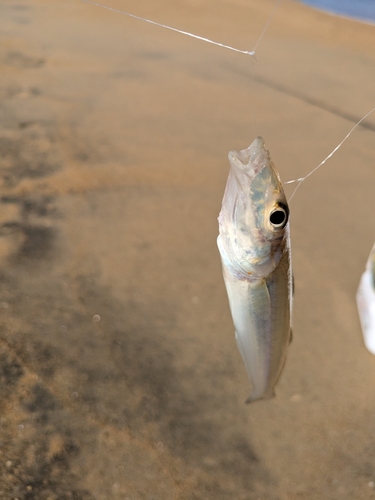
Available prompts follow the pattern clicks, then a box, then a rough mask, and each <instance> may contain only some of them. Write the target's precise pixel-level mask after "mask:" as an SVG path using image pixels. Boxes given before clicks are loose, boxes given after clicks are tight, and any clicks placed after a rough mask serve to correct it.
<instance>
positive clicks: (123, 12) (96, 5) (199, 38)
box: [81, 0, 281, 57]
mask: <svg viewBox="0 0 375 500" xmlns="http://www.w3.org/2000/svg"><path fill="white" fill-rule="evenodd" d="M81 1H82V2H85V3H88V4H90V5H94V6H95V7H101V8H102V9H107V10H110V11H111V12H116V13H117V14H122V15H124V16H128V17H132V18H133V19H138V21H144V22H145V23H150V24H153V25H154V26H159V27H160V28H165V29H167V30H171V31H175V32H176V33H180V34H181V35H186V36H190V37H192V38H196V39H197V40H200V41H201V42H207V43H212V44H213V45H217V46H218V47H221V48H223V49H229V50H233V51H234V52H239V53H240V54H246V55H248V56H252V57H254V56H255V48H254V50H250V51H249V50H241V49H237V48H236V47H231V46H230V45H225V44H224V43H220V42H214V41H213V40H210V39H209V38H205V37H203V36H199V35H194V33H189V32H188V31H183V30H179V29H177V28H172V26H167V25H166V24H162V23H157V22H156V21H151V19H147V18H145V17H140V16H136V15H135V14H130V13H129V12H125V11H123V10H119V9H114V8H113V7H109V6H108V5H103V4H101V3H97V2H92V1H91V0H81ZM280 1H281V0H278V3H279V2H280ZM268 24H269V23H268ZM266 28H267V26H266ZM264 33H265V30H263V33H262V34H261V37H263V35H264ZM257 45H258V42H257V43H256V45H255V47H257Z"/></svg>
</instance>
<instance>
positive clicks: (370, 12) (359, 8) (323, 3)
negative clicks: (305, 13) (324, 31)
mask: <svg viewBox="0 0 375 500" xmlns="http://www.w3.org/2000/svg"><path fill="white" fill-rule="evenodd" d="M302 2H303V3H304V4H306V5H310V6H311V7H316V8H317V9H321V10H324V11H326V12H330V13H332V14H338V15H342V16H347V17H352V18H354V19H359V20H362V21H367V22H375V2H374V1H373V0H356V1H355V2H353V1H352V0H302Z"/></svg>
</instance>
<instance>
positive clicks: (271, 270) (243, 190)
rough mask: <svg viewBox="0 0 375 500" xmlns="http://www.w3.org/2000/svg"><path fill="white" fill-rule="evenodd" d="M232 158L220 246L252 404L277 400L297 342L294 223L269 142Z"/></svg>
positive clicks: (257, 142)
mask: <svg viewBox="0 0 375 500" xmlns="http://www.w3.org/2000/svg"><path fill="white" fill-rule="evenodd" d="M228 158H229V163H230V171H229V175H228V180H227V184H226V187H225V192H224V197H223V201H222V207H221V211H220V214H219V217H218V221H219V236H218V238H217V245H218V249H219V253H220V257H221V262H222V269H223V278H224V283H225V286H226V290H227V295H228V300H229V307H230V311H231V314H232V319H233V323H234V328H235V337H236V342H237V347H238V350H239V351H240V354H241V356H242V359H243V361H244V364H245V368H246V371H247V374H248V377H249V379H250V382H251V385H252V392H251V394H250V396H249V397H248V399H247V400H246V403H250V402H252V401H256V400H258V399H269V398H272V397H273V396H274V395H275V392H274V390H275V385H276V383H277V381H278V379H279V377H280V374H281V372H282V369H283V366H284V362H285V357H286V351H287V348H288V345H289V343H290V341H291V335H292V334H291V318H292V295H293V277H292V265H291V249H290V231H289V223H290V222H289V219H290V218H289V207H288V203H287V199H286V196H285V193H284V190H283V185H282V183H281V180H280V176H279V174H278V172H277V170H276V168H275V166H274V164H273V162H272V160H271V157H270V153H269V152H268V150H267V149H266V147H265V142H264V139H263V138H262V137H257V138H256V139H255V140H254V142H253V143H252V144H251V145H250V146H249V147H248V148H247V149H244V150H241V151H230V152H229V155H228Z"/></svg>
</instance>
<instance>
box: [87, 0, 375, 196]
mask: <svg viewBox="0 0 375 500" xmlns="http://www.w3.org/2000/svg"><path fill="white" fill-rule="evenodd" d="M81 1H82V2H85V3H88V4H90V5H93V6H95V7H100V8H102V9H107V10H109V11H111V12H115V13H116V14H122V15H124V16H128V17H131V18H133V19H137V20H138V21H143V22H145V23H149V24H153V25H154V26H158V27H160V28H164V29H167V30H170V31H174V32H175V33H180V34H181V35H186V36H189V37H191V38H195V39H196V40H200V41H201V42H206V43H210V44H212V45H216V46H218V47H221V48H223V49H228V50H232V51H233V52H239V53H240V54H245V55H247V56H250V57H251V58H252V59H253V62H254V60H255V61H256V51H257V49H258V46H259V44H260V43H261V41H262V39H263V37H264V35H265V34H266V31H267V29H268V27H269V25H270V23H271V22H272V20H273V18H274V16H275V14H276V11H277V9H278V7H279V5H280V3H281V0H276V2H275V6H274V8H273V10H272V12H271V14H270V16H269V17H268V19H267V21H266V23H265V25H264V27H263V30H262V32H261V34H260V35H259V37H258V39H257V41H256V43H255V45H254V48H253V50H242V49H238V48H236V47H232V46H230V45H226V44H224V43H220V42H215V41H214V40H210V39H209V38H206V37H203V36H200V35H195V34H194V33H190V32H188V31H184V30H180V29H178V28H174V27H172V26H168V25H166V24H162V23H158V22H156V21H152V20H151V19H147V18H145V17H141V16H137V15H135V14H132V13H130V12H126V11H123V10H120V9H115V8H113V7H110V6H108V5H104V4H101V3H98V2H93V1H92V0H81ZM374 111H375V107H374V108H372V109H371V110H370V111H368V112H367V113H366V114H365V115H364V116H363V117H362V118H361V119H360V120H358V121H357V123H355V125H354V126H353V127H352V128H351V129H350V130H349V132H348V133H347V134H346V136H345V137H344V138H343V139H342V141H341V142H339V144H338V145H337V146H336V147H335V148H334V149H333V150H332V151H331V152H330V153H329V154H328V155H327V156H326V158H324V160H323V161H321V162H320V163H319V165H317V166H316V167H314V168H313V169H312V170H311V171H310V172H309V173H308V174H306V175H305V176H304V177H299V178H298V179H292V180H290V181H286V182H284V183H283V184H294V183H297V186H296V188H295V189H294V191H293V193H292V195H291V196H290V198H289V201H290V200H291V199H292V198H293V197H294V195H295V194H296V192H297V190H298V189H299V187H300V186H301V184H302V183H303V182H304V181H305V180H306V179H307V178H308V177H310V176H311V175H312V174H314V173H315V172H316V171H317V170H318V169H319V168H320V167H321V166H323V165H324V164H325V163H326V162H327V160H329V159H330V158H331V157H332V156H333V155H334V154H335V153H336V152H337V151H338V150H339V149H340V148H341V146H342V145H343V144H344V142H346V140H347V139H349V137H350V136H351V135H352V133H353V132H354V130H355V129H356V128H357V127H358V126H359V125H360V124H361V123H362V122H363V121H364V120H365V119H366V118H367V117H368V116H370V115H371V114H372V113H373V112H374Z"/></svg>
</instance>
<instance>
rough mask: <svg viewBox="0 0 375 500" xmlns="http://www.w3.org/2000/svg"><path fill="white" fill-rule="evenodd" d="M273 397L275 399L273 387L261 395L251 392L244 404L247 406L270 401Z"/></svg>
mask: <svg viewBox="0 0 375 500" xmlns="http://www.w3.org/2000/svg"><path fill="white" fill-rule="evenodd" d="M274 397H275V390H274V388H273V387H271V388H270V389H268V390H267V391H266V392H264V393H263V394H257V393H254V392H252V393H251V394H250V396H249V397H248V398H247V400H246V401H245V403H246V404H247V405H248V404H249V403H253V402H254V401H260V400H261V399H272V398H274Z"/></svg>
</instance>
